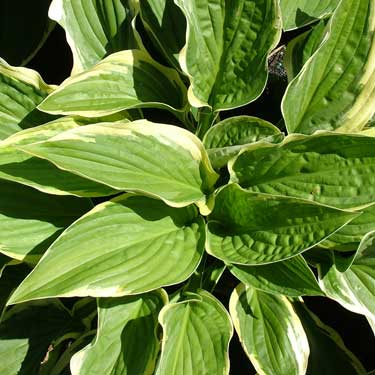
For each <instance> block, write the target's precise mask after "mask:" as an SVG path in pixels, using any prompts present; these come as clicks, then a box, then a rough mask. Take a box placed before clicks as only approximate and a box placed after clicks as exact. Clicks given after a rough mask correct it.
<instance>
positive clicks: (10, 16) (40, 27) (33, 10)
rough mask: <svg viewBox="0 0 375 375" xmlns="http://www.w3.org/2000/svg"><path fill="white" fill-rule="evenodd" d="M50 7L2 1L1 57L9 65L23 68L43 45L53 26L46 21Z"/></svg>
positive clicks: (45, 0) (41, 2)
mask: <svg viewBox="0 0 375 375" xmlns="http://www.w3.org/2000/svg"><path fill="white" fill-rule="evenodd" d="M49 3H50V0H39V1H13V0H2V1H1V4H0V56H1V57H2V58H4V59H5V60H7V61H8V62H9V63H10V64H12V65H26V64H27V63H28V62H29V61H30V60H31V59H32V58H33V57H34V56H35V55H36V53H37V52H38V51H39V49H40V48H41V47H42V45H43V44H44V42H45V40H46V39H47V37H48V35H49V33H50V32H51V31H52V29H53V28H54V26H55V23H54V22H51V21H50V20H49V19H48V17H47V12H48V7H49ZM26 36H27V37H26Z"/></svg>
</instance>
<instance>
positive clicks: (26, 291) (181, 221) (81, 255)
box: [10, 194, 204, 303]
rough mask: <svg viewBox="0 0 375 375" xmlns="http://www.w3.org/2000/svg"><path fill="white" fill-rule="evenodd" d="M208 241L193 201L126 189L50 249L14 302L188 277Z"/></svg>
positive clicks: (105, 292)
mask: <svg viewBox="0 0 375 375" xmlns="http://www.w3.org/2000/svg"><path fill="white" fill-rule="evenodd" d="M203 246H204V222H203V220H202V218H201V217H199V216H198V212H197V209H196V208H195V207H194V206H189V207H185V208H179V209H178V208H172V207H169V206H167V205H165V204H164V203H163V202H162V201H159V200H156V199H152V198H147V197H144V196H136V195H131V194H128V195H124V196H121V197H118V198H115V199H114V200H113V201H108V202H105V203H102V204H100V205H98V206H96V207H95V208H94V209H93V210H92V211H90V212H89V213H87V214H86V215H84V216H83V217H82V218H80V219H79V220H77V221H76V222H75V223H74V224H73V225H71V226H70V227H69V228H68V229H67V230H66V231H65V232H64V233H63V234H62V235H61V236H60V237H59V239H58V240H57V241H55V242H54V243H53V245H52V246H51V247H50V248H49V249H48V251H47V252H46V254H45V255H44V257H43V258H42V259H41V261H40V262H39V263H38V265H37V266H36V267H35V268H34V270H33V271H32V273H31V274H30V275H29V276H28V277H27V278H26V279H25V280H24V282H23V283H22V284H21V285H20V286H19V288H18V289H17V290H16V291H15V293H14V294H13V296H12V298H11V302H10V303H15V302H17V303H18V302H21V301H25V300H30V299H35V298H43V297H51V296H61V297H62V296H65V297H67V296H94V297H118V296H123V295H128V294H138V293H143V292H147V291H150V290H153V289H157V288H159V287H161V286H167V285H171V284H178V283H180V282H182V281H184V280H186V279H187V278H188V277H189V276H190V275H191V274H192V273H193V272H194V270H195V269H196V268H197V266H198V263H199V261H200V259H201V255H202V252H203Z"/></svg>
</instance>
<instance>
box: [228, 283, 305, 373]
mask: <svg viewBox="0 0 375 375" xmlns="http://www.w3.org/2000/svg"><path fill="white" fill-rule="evenodd" d="M229 311H230V314H231V316H232V321H233V324H234V327H235V329H236V332H237V334H238V336H239V338H240V341H241V344H242V347H243V348H244V350H245V353H246V355H247V356H248V357H249V359H250V361H251V363H252V364H253V366H254V367H255V369H256V371H257V372H258V373H259V374H267V375H301V374H305V373H306V368H307V361H308V357H309V344H308V341H307V337H306V334H305V332H304V330H303V327H302V324H301V322H300V320H299V319H298V316H297V315H296V313H295V312H294V310H293V307H292V305H291V303H290V302H289V301H288V299H287V298H286V297H284V296H280V295H275V294H268V293H264V292H262V291H260V290H256V289H254V288H251V287H245V285H243V284H240V285H239V286H238V287H237V288H236V289H235V290H234V291H233V293H232V296H231V298H230V302H229Z"/></svg>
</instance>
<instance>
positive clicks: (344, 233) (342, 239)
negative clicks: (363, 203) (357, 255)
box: [321, 204, 375, 251]
mask: <svg viewBox="0 0 375 375" xmlns="http://www.w3.org/2000/svg"><path fill="white" fill-rule="evenodd" d="M360 211H361V212H362V214H361V215H360V216H358V217H356V218H355V219H354V220H352V221H351V222H350V223H349V224H347V225H345V227H343V228H341V229H340V230H338V231H337V232H335V233H334V234H332V235H331V236H329V237H328V238H327V239H326V240H324V241H323V242H322V243H321V246H324V247H328V248H333V249H335V250H340V251H353V250H357V248H358V245H359V243H360V242H361V240H362V238H363V237H364V235H365V234H367V233H368V232H370V231H373V230H375V204H372V205H371V206H368V207H365V208H361V209H360Z"/></svg>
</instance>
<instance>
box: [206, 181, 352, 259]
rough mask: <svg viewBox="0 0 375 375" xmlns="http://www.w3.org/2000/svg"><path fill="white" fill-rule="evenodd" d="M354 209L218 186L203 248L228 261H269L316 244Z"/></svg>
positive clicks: (235, 186)
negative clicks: (343, 208)
mask: <svg viewBox="0 0 375 375" xmlns="http://www.w3.org/2000/svg"><path fill="white" fill-rule="evenodd" d="M357 215H358V213H352V212H348V211H341V210H337V209H334V208H332V207H327V206H322V205H319V204H315V203H312V202H308V201H305V200H301V199H295V198H289V197H281V196H272V195H266V194H255V193H251V192H247V191H246V190H243V189H241V188H240V187H239V186H238V185H235V184H230V185H227V186H225V187H224V188H222V189H221V190H220V191H219V193H218V195H217V196H216V200H215V207H214V210H213V211H212V213H211V214H210V216H209V217H208V224H207V240H206V250H207V252H208V253H209V254H211V255H213V256H215V257H217V258H219V259H222V260H224V261H226V262H229V263H237V264H244V265H258V264H267V263H273V262H277V261H280V260H284V259H288V258H291V257H293V256H295V255H297V254H300V253H302V252H303V251H305V250H307V249H309V248H311V247H313V246H315V245H316V244H318V243H319V242H320V241H322V240H323V239H325V238H326V237H327V236H328V235H329V234H331V233H333V232H334V231H336V230H337V229H339V228H340V227H342V226H343V225H345V224H346V223H348V222H349V221H350V220H352V219H353V218H354V217H356V216H357Z"/></svg>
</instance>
